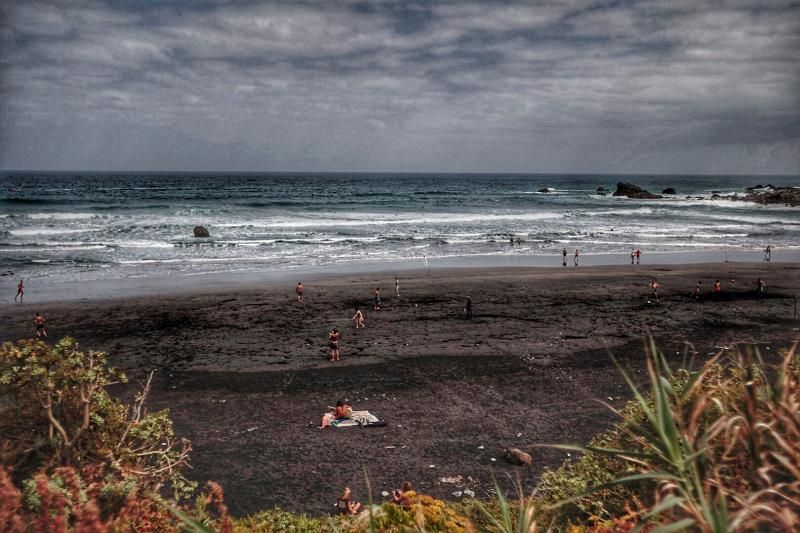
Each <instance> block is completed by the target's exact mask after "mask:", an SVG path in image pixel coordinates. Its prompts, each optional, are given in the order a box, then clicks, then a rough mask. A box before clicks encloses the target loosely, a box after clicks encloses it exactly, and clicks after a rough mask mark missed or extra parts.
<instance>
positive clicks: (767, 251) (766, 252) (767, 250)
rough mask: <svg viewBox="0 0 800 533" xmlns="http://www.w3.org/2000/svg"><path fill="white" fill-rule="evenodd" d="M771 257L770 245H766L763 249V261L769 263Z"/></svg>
mask: <svg viewBox="0 0 800 533" xmlns="http://www.w3.org/2000/svg"><path fill="white" fill-rule="evenodd" d="M771 255H772V245H771V244H768V245H767V247H766V248H764V261H767V262H768V261H769V260H770V256H771Z"/></svg>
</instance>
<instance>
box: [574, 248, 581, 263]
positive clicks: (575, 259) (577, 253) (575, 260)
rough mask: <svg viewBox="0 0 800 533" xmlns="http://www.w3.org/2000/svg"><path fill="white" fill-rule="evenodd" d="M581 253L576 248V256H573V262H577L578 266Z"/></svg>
mask: <svg viewBox="0 0 800 533" xmlns="http://www.w3.org/2000/svg"><path fill="white" fill-rule="evenodd" d="M579 255H580V253H579V252H578V249H577V248H575V257H573V258H572V260H573V262H574V263H575V266H578V256H579Z"/></svg>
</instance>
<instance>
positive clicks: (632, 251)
mask: <svg viewBox="0 0 800 533" xmlns="http://www.w3.org/2000/svg"><path fill="white" fill-rule="evenodd" d="M635 257H636V251H635V250H634V249H633V248H631V264H633V260H634V258H635Z"/></svg>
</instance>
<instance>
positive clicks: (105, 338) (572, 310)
mask: <svg viewBox="0 0 800 533" xmlns="http://www.w3.org/2000/svg"><path fill="white" fill-rule="evenodd" d="M653 277H655V278H657V279H658V281H659V283H660V285H661V287H662V293H663V296H662V298H661V302H660V303H658V304H656V303H655V302H649V301H648V300H649V295H650V291H649V288H648V282H649V280H650V279H651V278H653ZM759 277H762V278H764V279H765V280H766V282H767V286H768V291H767V294H766V295H765V296H764V297H756V295H755V294H754V292H753V289H754V286H755V285H754V284H755V281H756V279H757V278H759ZM715 279H720V280H721V283H722V287H723V294H722V295H721V296H720V297H719V298H713V297H712V295H711V294H710V292H711V286H712V284H713V281H714V280H715ZM698 280H702V286H703V291H704V294H703V298H702V299H701V300H700V301H695V300H694V299H693V298H691V297H690V295H691V293H692V290H693V288H694V286H695V285H696V283H697V281H698ZM732 280H733V281H732ZM303 281H304V284H305V286H306V295H305V300H306V301H305V302H304V303H302V304H299V303H297V302H296V301H295V295H294V283H289V284H280V285H277V284H264V285H253V284H250V285H241V286H237V287H235V288H230V289H227V290H219V289H215V290H205V289H203V288H202V287H198V289H197V291H196V292H192V293H186V292H181V293H179V294H178V293H176V294H167V295H163V296H161V297H152V296H147V297H130V298H125V299H117V300H90V301H70V302H62V303H46V304H45V303H42V304H39V305H37V304H36V303H35V302H33V301H31V299H30V298H29V299H28V301H26V303H25V304H23V305H5V306H0V321H2V322H1V323H2V324H3V325H4V326H3V328H2V331H0V339H2V340H14V339H17V338H20V337H23V336H30V335H32V334H34V330H33V315H34V314H35V312H36V311H40V312H42V313H43V314H44V315H45V316H46V317H47V319H48V325H49V333H50V339H51V340H53V339H57V338H59V337H61V336H64V335H71V336H73V337H76V338H77V339H79V341H80V342H81V344H82V345H83V346H84V347H85V348H87V349H90V348H91V349H102V350H106V351H108V352H110V353H111V359H112V361H113V363H114V364H116V365H117V366H119V367H121V368H122V369H124V370H125V371H126V372H127V373H128V374H129V376H130V377H131V378H132V381H133V382H136V381H138V380H142V379H144V376H145V375H146V373H147V372H148V371H149V370H150V369H157V374H156V375H157V380H156V381H157V382H156V385H155V387H154V390H153V392H152V395H151V398H150V408H151V409H155V408H163V407H168V408H169V409H170V411H171V414H172V417H173V419H174V420H175V424H176V430H177V432H178V433H179V434H180V435H182V436H185V437H187V438H189V439H190V440H191V441H192V443H193V448H194V451H193V454H192V465H193V467H194V468H193V470H192V471H191V472H190V477H192V478H194V479H198V480H206V479H214V480H217V481H219V482H221V483H222V484H223V486H224V488H225V491H226V499H227V501H228V503H229V505H230V507H231V509H232V510H233V511H234V512H235V513H237V514H245V513H250V512H254V511H256V510H258V509H262V508H266V507H272V506H275V505H279V506H281V507H284V508H289V509H293V510H297V511H304V512H309V513H312V514H320V513H324V512H326V511H328V509H329V507H330V506H331V505H332V504H333V502H334V501H335V499H336V497H337V492H338V491H340V490H341V488H342V487H343V486H345V485H349V486H351V487H352V488H353V490H354V493H355V495H356V497H358V498H361V499H365V498H366V494H365V493H366V487H365V481H364V479H365V472H366V473H367V474H368V476H369V479H370V481H371V483H372V486H373V493H374V497H375V498H376V499H380V498H381V496H380V492H381V491H383V490H387V491H391V489H392V488H395V487H397V486H399V485H401V484H402V482H403V481H404V480H406V479H410V480H412V481H413V482H414V483H415V485H416V486H417V487H418V488H419V489H420V490H422V491H424V492H428V493H432V494H434V495H437V496H440V497H445V498H449V499H456V498H457V496H454V495H453V493H454V492H459V491H463V490H464V489H465V488H467V489H470V490H473V491H474V492H475V493H476V495H477V496H479V497H485V496H487V495H488V494H489V492H490V491H491V490H492V488H493V484H494V480H495V479H497V480H498V481H499V482H500V483H501V485H503V486H504V487H510V486H511V481H510V479H509V476H508V475H507V474H510V476H511V478H513V479H516V478H517V477H519V479H520V480H521V481H522V483H523V485H524V486H525V487H526V488H528V489H530V488H532V487H533V486H534V484H535V482H536V479H537V477H538V475H539V474H540V473H541V471H542V469H543V468H544V467H545V466H556V465H557V464H558V463H559V462H560V461H561V460H563V459H564V457H565V454H564V452H557V451H554V450H548V449H543V448H538V447H537V445H540V444H546V443H559V442H577V443H585V442H587V441H588V439H590V438H591V436H592V435H594V434H595V433H597V432H599V431H601V430H603V429H605V428H607V427H608V426H609V425H610V424H611V423H612V422H613V415H611V414H610V413H609V412H608V410H607V409H606V408H605V407H604V406H602V405H600V404H599V403H598V402H597V401H596V400H598V399H600V400H603V401H607V402H610V403H612V404H613V405H616V406H620V405H622V404H623V403H624V401H625V399H626V398H627V392H626V390H625V388H624V385H623V382H622V379H621V378H620V376H619V374H618V372H617V371H616V369H615V368H614V366H613V364H612V363H611V360H610V358H609V357H608V352H609V351H610V352H612V353H614V354H615V355H616V356H618V357H619V358H620V359H621V360H622V361H623V362H624V364H626V365H627V366H630V367H631V368H632V369H634V371H636V370H637V369H638V370H640V369H641V367H642V363H643V361H644V348H643V339H644V338H645V337H646V336H648V335H652V336H653V337H655V338H656V339H657V340H658V342H659V344H660V346H662V348H663V349H664V350H665V351H667V352H668V353H669V354H670V356H671V357H672V358H676V359H680V358H681V357H682V356H683V354H684V352H685V351H686V350H687V345H686V342H687V341H691V342H692V343H693V344H692V345H691V346H690V347H689V348H688V350H689V351H690V352H692V353H694V355H695V356H696V357H697V358H699V359H702V358H705V357H707V356H708V354H710V353H713V352H715V351H716V350H717V349H718V347H721V346H732V345H735V344H736V343H759V344H761V345H762V350H763V351H764V352H765V353H773V352H775V351H776V350H777V349H778V348H780V347H781V346H786V345H788V344H790V343H791V342H792V341H793V340H795V339H796V338H797V337H798V329H797V328H798V323H797V322H796V321H794V320H793V318H792V317H793V306H794V299H793V297H794V295H795V293H796V290H797V288H798V287H800V266H797V265H795V264H789V263H715V264H705V265H662V266H652V265H640V266H637V267H632V266H627V265H626V266H602V267H601V266H597V267H579V268H574V267H567V268H536V269H530V268H528V269H525V268H506V269H497V268H494V269H450V270H433V271H432V272H431V273H430V274H428V273H426V272H419V271H416V272H404V273H403V274H402V277H401V280H400V292H401V297H400V298H399V299H398V298H396V297H395V296H394V282H393V276H392V275H391V274H385V273H381V274H375V275H358V276H347V277H330V278H327V279H318V280H314V279H309V280H303ZM375 287H381V292H382V305H381V310H380V311H375V310H373V309H372V301H371V298H372V292H373V290H374V288H375ZM467 295H469V296H471V297H472V299H473V302H474V304H473V306H474V314H475V317H474V319H472V320H466V319H464V317H463V309H464V301H465V297H466V296H467ZM356 304H359V305H360V306H361V309H362V310H363V312H364V315H365V322H366V328H365V329H360V330H357V331H356V330H354V329H353V328H352V322H351V321H350V320H349V319H350V317H351V316H352V315H353V312H354V307H355V305H356ZM334 325H335V326H337V327H339V329H340V330H341V331H342V341H341V349H342V357H343V361H341V362H339V363H330V362H328V360H327V359H328V350H327V331H328V330H329V329H330V327H332V326H334ZM128 392H129V390H120V391H119V393H120V394H126V393H128ZM340 398H341V399H345V400H347V401H348V402H349V403H352V404H353V405H354V406H355V408H357V409H369V410H370V411H371V412H373V413H374V414H376V415H377V416H378V417H379V418H381V419H383V420H385V421H386V422H387V425H386V426H385V427H379V428H364V429H360V428H348V429H326V430H324V431H320V430H318V429H316V427H317V425H318V424H319V420H320V417H321V415H322V414H323V412H324V411H325V410H326V406H328V405H333V403H334V402H335V401H336V400H337V399H340ZM609 398H611V400H609ZM509 446H515V447H518V448H522V449H523V450H525V451H528V452H531V453H532V455H533V457H534V465H533V467H530V468H528V467H515V466H512V465H509V464H508V463H506V462H505V461H504V460H503V458H502V455H503V449H504V448H505V447H509ZM493 459H494V460H493ZM457 476H461V477H462V482H460V483H447V482H443V481H442V478H451V477H457Z"/></svg>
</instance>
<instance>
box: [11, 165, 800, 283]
mask: <svg viewBox="0 0 800 533" xmlns="http://www.w3.org/2000/svg"><path fill="white" fill-rule="evenodd" d="M618 181H625V182H631V183H635V184H637V185H640V186H642V187H643V188H645V189H648V190H650V191H651V192H655V193H660V192H661V191H662V189H664V188H666V187H673V188H675V189H676V191H677V193H678V194H677V195H674V196H665V197H664V198H663V199H659V200H634V199H628V198H620V197H614V196H612V195H611V192H613V191H614V190H615V188H616V183H617V182H618ZM768 183H769V184H771V185H775V186H781V185H800V177H792V176H771V177H770V176H613V175H550V174H548V175H540V174H536V175H533V174H532V175H461V174H432V175H425V174H279V173H261V174H257V173H247V174H205V173H53V172H39V173H19V172H16V173H15V172H4V173H0V274H4V275H6V276H9V277H13V278H19V277H23V278H25V279H27V280H33V281H36V280H39V281H40V282H54V281H57V282H60V283H74V282H87V281H99V280H112V281H113V280H122V279H133V278H154V279H156V278H157V279H164V278H167V279H170V278H172V279H175V278H181V277H187V276H196V275H205V274H226V273H235V272H239V273H241V272H246V273H255V274H258V273H275V272H292V271H295V270H298V269H316V270H318V271H321V272H324V271H326V269H332V268H342V267H347V266H348V265H350V266H352V267H354V268H356V267H357V268H359V269H362V270H363V269H365V268H368V267H369V266H370V265H379V264H387V263H403V264H412V265H419V266H422V265H423V262H427V263H428V265H430V264H431V263H434V264H450V265H455V264H458V263H459V261H462V260H463V261H465V262H468V263H470V264H476V262H477V263H480V259H481V258H483V259H485V260H486V261H484V262H488V263H491V262H492V261H491V260H492V259H493V258H494V260H495V261H496V259H497V258H498V257H500V258H505V259H508V261H506V263H508V264H520V265H522V264H526V261H527V259H528V258H531V260H532V261H531V264H541V263H536V261H534V260H533V259H535V258H542V257H547V258H552V262H553V264H554V265H555V264H558V262H559V261H560V252H561V249H562V247H564V246H566V247H567V248H568V250H569V254H570V256H572V254H573V252H574V250H575V249H576V248H578V249H580V252H581V255H583V256H600V255H602V256H606V257H612V258H614V259H613V260H612V261H611V262H614V261H618V262H620V263H624V262H626V261H627V259H628V258H629V255H630V251H631V249H632V248H641V249H642V251H643V253H644V254H645V255H644V257H648V254H653V253H669V252H697V253H698V254H700V253H704V252H709V251H715V252H720V251H726V253H727V251H731V253H733V252H736V251H750V252H753V253H755V252H759V251H760V250H762V249H763V248H764V247H765V246H766V245H767V244H770V245H771V246H772V247H773V248H774V249H775V250H776V252H777V251H778V250H783V251H792V252H793V254H790V255H793V256H795V257H796V252H797V251H798V249H799V248H800V209H797V208H790V207H785V206H761V205H757V204H754V203H749V202H740V201H732V200H727V199H712V195H713V194H715V193H717V194H722V195H726V194H730V193H734V192H738V193H742V192H744V189H745V187H748V186H752V185H756V184H764V185H766V184H768ZM598 187H604V188H606V189H608V190H609V193H608V194H606V195H601V194H597V189H598ZM542 190H547V191H548V192H541V191H542ZM197 225H202V226H205V227H206V228H208V230H209V232H210V234H211V237H210V238H207V239H202V238H195V237H194V236H193V233H192V230H193V228H194V227H195V226H197ZM512 239H513V244H511V240H512ZM512 259H513V260H512ZM550 260H551V259H548V261H550ZM6 279H9V278H8V277H7V278H6Z"/></svg>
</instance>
